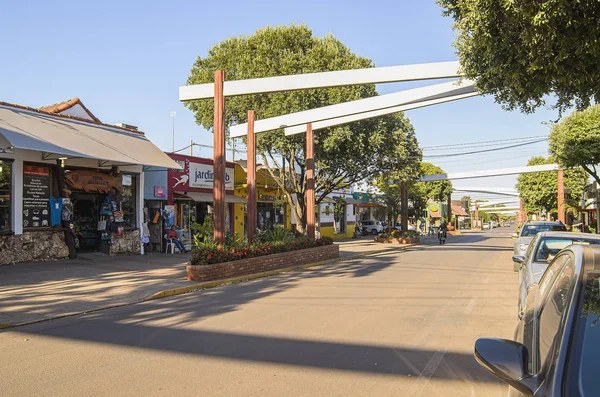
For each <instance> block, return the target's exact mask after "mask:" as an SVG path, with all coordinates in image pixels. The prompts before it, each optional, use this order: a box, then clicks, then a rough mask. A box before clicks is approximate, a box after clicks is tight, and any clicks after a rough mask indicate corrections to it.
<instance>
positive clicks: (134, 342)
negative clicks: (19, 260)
mask: <svg viewBox="0 0 600 397" xmlns="http://www.w3.org/2000/svg"><path fill="white" fill-rule="evenodd" d="M511 232H512V230H508V229H504V230H502V229H498V230H494V231H493V232H491V233H485V234H474V235H467V236H460V237H450V239H449V241H448V244H447V245H445V246H437V245H431V246H424V247H416V248H414V249H411V250H408V251H401V252H394V253H386V254H381V255H377V256H371V257H368V258H363V259H359V260H354V261H349V262H342V263H337V264H334V265H330V266H327V267H322V268H313V269H310V270H305V271H301V272H296V273H288V274H284V275H279V276H274V277H269V278H266V279H261V280H257V281H254V282H247V283H242V284H237V285H231V286H226V287H222V288H216V289H211V290H206V291H198V292H194V293H190V294H186V295H182V296H178V297H173V298H170V299H163V300H159V301H153V302H147V303H143V304H137V305H132V306H128V307H122V308H117V309H110V310H105V311H102V312H96V313H89V314H86V315H81V316H77V317H71V318H66V319H61V320H54V321H51V322H46V323H40V324H36V325H31V326H26V327H21V328H17V329H13V330H6V331H3V332H0V395H2V396H4V397H6V396H34V395H35V396H172V395H183V396H200V395H202V396H261V397H264V396H310V397H316V396H505V395H506V387H505V386H504V385H503V384H501V383H499V382H498V381H496V380H495V379H494V378H493V377H492V376H491V375H488V374H487V372H486V371H484V370H483V369H481V368H480V367H479V366H478V365H477V363H476V362H475V360H474V359H473V343H474V341H475V340H476V339H477V338H478V337H480V336H496V337H504V338H510V337H511V336H512V333H513V328H514V326H515V324H516V312H517V309H516V303H517V278H516V273H513V271H512V264H511V261H510V258H511V245H512V240H511V239H510V233H511Z"/></svg>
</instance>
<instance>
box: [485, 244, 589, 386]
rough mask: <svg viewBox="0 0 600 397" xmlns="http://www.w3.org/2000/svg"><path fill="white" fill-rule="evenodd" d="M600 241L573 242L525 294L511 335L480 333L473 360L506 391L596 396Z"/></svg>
mask: <svg viewBox="0 0 600 397" xmlns="http://www.w3.org/2000/svg"><path fill="white" fill-rule="evenodd" d="M598 323H600V246H598V245H581V244H574V245H570V246H568V247H567V248H565V249H563V250H562V251H561V252H560V253H559V254H558V255H557V256H556V257H555V258H554V260H552V262H551V263H550V265H549V266H548V269H547V270H546V272H545V273H544V275H543V276H542V278H541V279H540V282H539V283H538V284H533V285H532V286H531V287H530V288H529V291H528V293H527V305H526V308H525V313H524V316H523V318H522V319H521V320H520V321H519V323H518V324H517V328H516V331H515V336H514V340H506V339H496V338H480V339H478V340H477V342H476V343H475V359H476V360H477V362H479V364H480V365H481V366H482V367H484V368H485V369H487V370H488V371H489V372H491V373H492V374H493V375H494V376H496V377H497V378H499V379H500V380H502V381H504V382H506V383H508V384H509V385H510V387H509V396H534V397H542V396H544V397H558V396H597V395H598V391H599V390H600V376H598V363H599V357H600V326H596V325H597V324H598Z"/></svg>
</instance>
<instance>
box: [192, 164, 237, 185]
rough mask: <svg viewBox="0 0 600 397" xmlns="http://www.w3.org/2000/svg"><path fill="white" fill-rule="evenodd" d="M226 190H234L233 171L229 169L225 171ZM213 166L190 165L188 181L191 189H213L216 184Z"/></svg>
mask: <svg viewBox="0 0 600 397" xmlns="http://www.w3.org/2000/svg"><path fill="white" fill-rule="evenodd" d="M225 172H226V173H225V190H233V188H234V186H233V175H234V174H233V169H232V168H227V169H226V171H225ZM214 176H215V174H214V173H213V166H212V164H199V163H191V162H190V164H189V174H188V178H187V179H188V181H189V187H196V188H204V189H212V188H213V184H214Z"/></svg>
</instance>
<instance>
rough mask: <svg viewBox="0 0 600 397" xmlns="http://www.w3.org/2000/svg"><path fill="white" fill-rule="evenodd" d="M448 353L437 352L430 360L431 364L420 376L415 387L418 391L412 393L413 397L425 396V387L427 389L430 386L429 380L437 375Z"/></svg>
mask: <svg viewBox="0 0 600 397" xmlns="http://www.w3.org/2000/svg"><path fill="white" fill-rule="evenodd" d="M446 351H447V350H443V351H437V352H435V354H434V355H433V357H431V359H430V360H429V362H428V363H427V365H426V366H425V368H424V369H423V371H422V372H421V374H420V375H419V380H418V382H417V385H416V387H415V388H416V389H417V390H416V393H412V394H411V396H420V395H422V394H423V391H424V390H425V387H427V385H428V384H429V380H430V379H431V377H432V376H433V374H434V373H435V371H436V370H437V368H438V367H439V366H440V364H441V363H442V360H443V359H444V356H445V355H446Z"/></svg>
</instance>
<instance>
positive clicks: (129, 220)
mask: <svg viewBox="0 0 600 397" xmlns="http://www.w3.org/2000/svg"><path fill="white" fill-rule="evenodd" d="M122 177H123V194H122V196H121V197H122V198H121V212H123V226H125V227H137V222H136V221H137V180H136V176H135V175H132V174H123V176H122Z"/></svg>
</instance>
